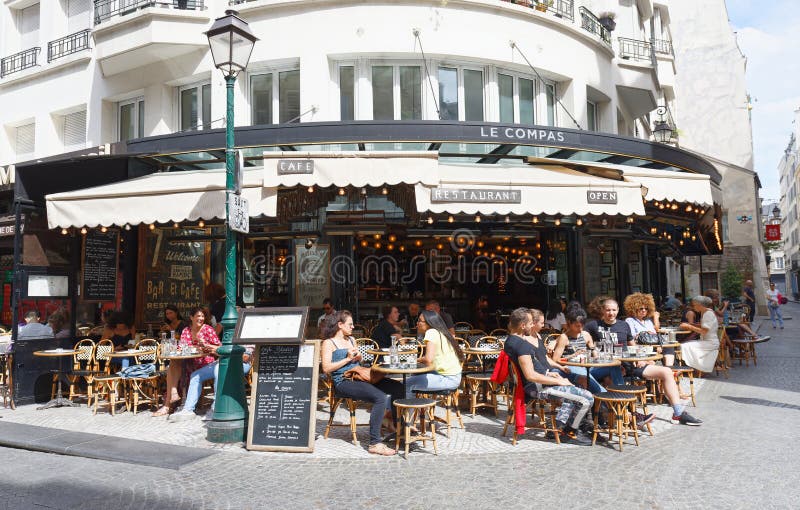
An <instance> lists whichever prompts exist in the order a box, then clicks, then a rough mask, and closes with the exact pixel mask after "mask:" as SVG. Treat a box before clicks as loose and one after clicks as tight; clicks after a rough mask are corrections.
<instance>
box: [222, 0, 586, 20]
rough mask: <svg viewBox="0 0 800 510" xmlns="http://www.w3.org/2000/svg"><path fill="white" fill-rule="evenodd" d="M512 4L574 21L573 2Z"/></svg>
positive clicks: (534, 0)
mask: <svg viewBox="0 0 800 510" xmlns="http://www.w3.org/2000/svg"><path fill="white" fill-rule="evenodd" d="M243 1H249V0H231V3H234V2H235V3H241V2H243ZM502 1H503V2H508V3H512V4H517V5H521V6H523V7H530V8H531V9H536V10H537V11H540V12H551V13H553V14H554V15H555V16H557V17H559V18H564V19H568V20H570V21H573V20H574V19H575V0H502Z"/></svg>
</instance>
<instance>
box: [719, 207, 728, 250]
mask: <svg viewBox="0 0 800 510" xmlns="http://www.w3.org/2000/svg"><path fill="white" fill-rule="evenodd" d="M719 222H720V223H721V225H720V226H721V227H722V242H723V243H727V242H729V241H730V231H729V229H728V213H727V212H723V213H722V218H720V220H719Z"/></svg>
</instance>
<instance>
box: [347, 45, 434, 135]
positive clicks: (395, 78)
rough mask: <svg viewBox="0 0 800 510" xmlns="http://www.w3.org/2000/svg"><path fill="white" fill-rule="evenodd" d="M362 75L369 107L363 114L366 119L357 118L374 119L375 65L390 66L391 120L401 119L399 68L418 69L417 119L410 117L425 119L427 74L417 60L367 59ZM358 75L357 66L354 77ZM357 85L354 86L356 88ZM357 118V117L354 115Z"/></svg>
mask: <svg viewBox="0 0 800 510" xmlns="http://www.w3.org/2000/svg"><path fill="white" fill-rule="evenodd" d="M364 66H365V67H364V75H365V76H366V77H367V83H368V84H369V86H368V89H369V108H368V112H364V113H365V115H369V118H368V119H359V120H375V118H374V117H375V115H374V111H375V102H374V101H375V98H374V94H373V88H372V68H373V67H375V66H380V67H391V68H392V111H393V113H394V115H393V118H392V120H393V121H395V120H402V118H401V115H402V111H403V108H402V105H401V104H400V99H401V97H402V94H401V92H400V68H401V67H416V68H417V69H418V70H419V100H420V106H419V110H420V111H419V116H420V118H419V119H412V120H426V115H425V113H426V106H427V102H426V97H427V94H426V92H425V81H426V80H427V75H426V74H425V68H424V66H423V65H422V64H420V63H419V61H412V60H369V61H366V62H365V63H364ZM359 76H360V73H359V72H358V68H356V79H357V78H358V77H359ZM437 87H438V80H437ZM357 88H358V86H356V89H357ZM356 118H358V117H356Z"/></svg>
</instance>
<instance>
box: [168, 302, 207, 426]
mask: <svg viewBox="0 0 800 510" xmlns="http://www.w3.org/2000/svg"><path fill="white" fill-rule="evenodd" d="M189 314H190V318H191V325H190V326H189V327H187V328H184V330H183V333H182V334H181V339H180V341H181V342H182V343H186V345H188V346H190V347H196V348H198V349H200V351H201V352H203V353H205V354H206V356H203V357H200V358H194V359H191V360H185V361H178V360H172V361H170V364H169V368H168V369H167V391H166V393H165V395H164V405H163V406H161V407H160V408H159V409H158V410H157V411H156V412H154V413H153V416H166V415H168V414H169V413H170V412H171V411H172V407H173V406H174V405H175V404H177V403H178V402H179V401H180V399H181V396H180V394H179V392H178V384H179V383H180V380H181V375H182V374H183V368H184V367H183V365H184V363H192V364H191V365H190V366H187V369H188V370H190V371H191V372H194V371H196V370H199V369H201V368H203V367H204V366H206V365H210V364H212V363H214V360H215V358H214V355H215V354H216V351H217V347H219V345H220V341H219V337H217V333H216V332H215V331H214V328H212V327H211V326H209V325H208V324H206V323H205V320H206V317H205V314H204V313H203V309H202V308H200V307H197V306H196V307H194V308H192V309H191V311H190V312H189Z"/></svg>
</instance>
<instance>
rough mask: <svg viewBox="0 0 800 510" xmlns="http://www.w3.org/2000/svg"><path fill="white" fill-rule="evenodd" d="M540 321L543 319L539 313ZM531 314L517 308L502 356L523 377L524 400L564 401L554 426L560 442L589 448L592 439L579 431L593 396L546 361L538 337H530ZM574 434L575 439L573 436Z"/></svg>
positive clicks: (510, 320) (545, 355) (545, 350)
mask: <svg viewBox="0 0 800 510" xmlns="http://www.w3.org/2000/svg"><path fill="white" fill-rule="evenodd" d="M538 319H539V321H540V322H541V323H542V324H544V317H543V316H542V314H541V312H538ZM532 328H533V314H532V313H531V310H529V309H527V308H517V309H516V310H514V311H513V312H511V316H510V317H509V320H508V332H509V336H508V338H506V343H505V347H504V348H503V349H504V351H505V353H506V354H507V355H508V357H509V358H511V360H512V361H513V362H514V364H515V365H516V366H517V368H518V369H519V371H520V374H521V375H522V378H523V381H520V383H521V384H524V391H525V396H526V397H527V398H558V399H561V400H562V401H563V403H562V404H561V407H559V409H558V414H557V416H556V424H557V426H558V428H559V429H560V430H561V433H562V439H561V440H562V441H565V440H566V441H569V442H573V443H575V444H580V445H584V446H587V445H591V444H592V440H591V439H590V438H588V437H586V436H585V435H583V433H582V432H580V431H579V426H580V424H581V421H583V418H584V417H585V416H586V414H587V413H588V412H589V410H590V409H591V408H592V404H593V403H594V397H592V394H591V393H589V392H588V391H586V390H584V389H581V388H576V387H575V386H573V385H572V383H571V382H569V381H568V380H566V379H564V378H563V377H561V375H559V373H558V370H557V369H555V368H551V366H550V363H549V362H548V357H547V349H546V347H545V345H544V342H543V341H542V340H541V339H540V338H538V335H537V336H530V332H531V330H532ZM572 434H574V437H573V436H572Z"/></svg>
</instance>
